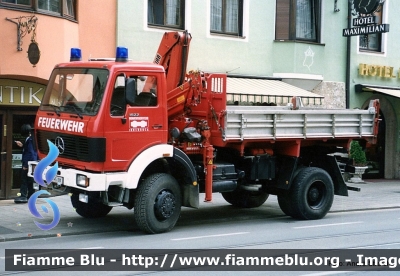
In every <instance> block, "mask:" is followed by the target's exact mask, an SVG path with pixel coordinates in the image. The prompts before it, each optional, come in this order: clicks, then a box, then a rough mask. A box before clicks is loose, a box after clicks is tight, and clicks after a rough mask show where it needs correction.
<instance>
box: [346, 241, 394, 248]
mask: <svg viewBox="0 0 400 276" xmlns="http://www.w3.org/2000/svg"><path fill="white" fill-rule="evenodd" d="M398 244H400V242H393V243H383V244H375V245H366V246H357V247H350V248H349V249H360V248H373V247H382V246H388V245H398Z"/></svg>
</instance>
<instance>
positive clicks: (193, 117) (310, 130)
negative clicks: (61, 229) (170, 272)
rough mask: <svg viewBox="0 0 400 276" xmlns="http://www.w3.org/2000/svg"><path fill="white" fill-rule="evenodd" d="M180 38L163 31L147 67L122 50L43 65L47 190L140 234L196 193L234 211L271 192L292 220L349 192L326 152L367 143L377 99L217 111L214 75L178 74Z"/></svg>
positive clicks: (182, 57) (167, 223) (322, 210)
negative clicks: (127, 212)
mask: <svg viewBox="0 0 400 276" xmlns="http://www.w3.org/2000/svg"><path fill="white" fill-rule="evenodd" d="M190 41H191V35H190V34H189V33H188V32H166V33H165V34H164V35H163V37H162V40H161V43H160V45H159V48H158V51H157V54H156V57H155V60H154V62H152V63H150V62H149V63H146V62H134V61H129V60H128V51H127V49H126V48H118V49H117V56H116V58H115V59H112V60H109V59H97V60H96V59H91V60H89V61H81V52H80V49H72V50H71V61H70V62H68V63H62V64H58V65H56V66H55V68H54V70H53V72H52V74H51V76H50V80H49V83H48V86H47V89H46V91H45V93H44V96H43V99H42V102H41V105H40V108H39V110H38V112H37V116H36V122H35V135H36V141H37V146H38V151H39V156H40V158H44V157H46V155H48V153H49V146H48V141H50V142H52V143H54V144H55V145H56V146H57V148H58V149H59V155H58V158H57V162H58V171H57V175H56V177H55V179H54V181H53V183H52V185H53V186H54V187H53V188H61V187H63V188H68V189H69V192H70V195H71V202H72V205H73V206H74V207H75V208H76V211H77V213H78V214H79V215H81V216H83V217H101V216H105V215H107V214H108V213H109V212H110V210H111V209H112V208H113V207H115V206H125V207H127V208H129V209H132V208H133V210H134V218H135V221H136V223H137V225H138V226H139V227H140V229H142V230H143V231H145V232H147V233H161V232H166V231H169V230H171V229H172V228H173V227H174V226H175V224H176V222H177V220H178V218H179V215H180V210H181V207H182V206H186V207H193V208H198V207H199V200H200V193H204V200H205V201H211V200H212V196H213V193H221V194H222V196H223V198H224V199H225V200H226V201H227V202H228V203H230V204H232V205H234V206H237V207H243V208H252V207H258V206H260V205H262V204H263V203H264V202H265V201H266V200H267V198H268V196H269V195H270V194H273V195H277V197H278V202H279V205H280V207H281V209H282V211H283V212H284V213H285V214H287V215H289V216H291V217H293V218H296V219H320V218H323V217H324V216H325V215H326V213H327V212H328V211H329V210H330V208H331V205H332V202H333V197H334V195H335V194H336V195H342V196H347V195H348V190H349V189H354V188H352V187H348V186H347V185H346V182H345V181H344V180H343V177H342V172H343V170H342V169H341V167H340V166H339V163H338V161H337V159H336V157H335V154H334V153H335V152H337V150H338V148H344V149H346V148H347V147H348V146H349V143H350V141H351V140H352V139H359V140H363V141H368V142H369V143H374V142H375V140H376V137H377V130H378V121H379V120H378V114H379V102H378V101H372V102H371V104H370V106H369V108H368V109H366V110H345V109H323V108H317V109H316V108H314V109H313V108H306V107H302V106H301V104H300V102H301V101H300V99H298V98H293V101H292V102H291V103H289V104H287V105H285V106H249V105H243V104H241V103H240V102H239V103H236V104H235V105H227V100H226V93H227V91H226V89H227V85H226V83H227V76H226V75H225V74H212V73H205V72H201V71H190V72H187V71H186V63H187V58H188V53H189V44H190ZM249 89H251V87H249ZM265 93H266V94H268V91H265ZM36 165H37V162H33V163H31V166H30V173H31V175H33V170H34V169H35V167H36ZM50 168H51V166H49V167H47V169H46V170H48V169H50ZM46 170H45V171H46ZM48 184H49V185H50V183H48ZM234 210H235V209H232V211H234Z"/></svg>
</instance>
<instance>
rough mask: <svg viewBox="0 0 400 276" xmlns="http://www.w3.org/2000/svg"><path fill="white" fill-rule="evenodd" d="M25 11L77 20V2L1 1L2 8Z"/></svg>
mask: <svg viewBox="0 0 400 276" xmlns="http://www.w3.org/2000/svg"><path fill="white" fill-rule="evenodd" d="M2 7H7V8H8V9H12V8H15V9H18V10H20V9H24V10H28V11H32V12H35V13H46V14H49V12H51V14H53V13H54V15H56V16H60V15H62V16H63V17H67V18H69V19H75V14H76V11H75V9H76V1H75V0H0V8H2Z"/></svg>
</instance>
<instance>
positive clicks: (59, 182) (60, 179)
mask: <svg viewBox="0 0 400 276" xmlns="http://www.w3.org/2000/svg"><path fill="white" fill-rule="evenodd" d="M54 182H55V183H57V185H63V184H64V178H63V177H62V176H56V177H55V178H54Z"/></svg>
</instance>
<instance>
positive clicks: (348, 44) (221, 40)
mask: <svg viewBox="0 0 400 276" xmlns="http://www.w3.org/2000/svg"><path fill="white" fill-rule="evenodd" d="M364 2H365V1H364ZM364 2H363V1H360V0H349V1H323V0H275V1H263V0H205V1H204V0H186V1H184V0H142V1H135V2H134V3H133V2H132V1H129V0H119V1H118V10H117V14H118V16H117V44H118V45H124V46H127V47H128V48H129V49H130V57H131V58H132V59H134V60H143V61H152V60H153V59H154V56H155V54H156V50H157V47H158V42H159V41H160V38H161V36H162V34H163V33H164V32H165V31H171V30H177V31H180V30H188V31H189V32H190V33H191V35H192V42H191V47H190V53H189V62H188V69H189V70H190V69H201V70H203V71H209V72H224V73H228V74H231V75H252V76H267V77H275V78H278V79H280V80H282V81H283V82H286V83H288V84H291V85H294V86H297V87H299V88H303V89H305V90H308V91H311V92H314V93H316V94H318V95H322V96H324V101H323V105H322V106H323V107H329V108H346V107H347V108H366V107H367V106H368V103H369V100H371V99H376V98H378V99H380V102H381V119H382V120H381V132H380V136H379V139H378V140H379V141H378V144H377V145H364V146H365V150H366V151H367V155H368V158H369V159H370V162H369V165H368V166H369V167H370V169H369V170H368V172H367V174H366V175H365V176H366V177H374V178H378V177H380V178H382V177H384V178H389V179H391V178H399V177H400V172H399V167H400V160H399V149H400V148H399V146H400V145H399V139H398V137H397V135H396V134H397V132H398V129H399V112H398V111H397V110H396V108H395V106H396V104H397V103H398V101H399V99H398V96H397V94H393V93H392V94H388V93H380V92H379V91H377V90H376V89H375V90H372V91H371V90H368V89H363V90H362V91H361V92H356V91H358V89H356V87H360V86H359V85H358V86H356V85H357V84H370V85H372V84H374V85H376V86H388V85H389V86H391V88H396V87H398V86H399V84H398V81H399V78H398V77H399V73H398V72H397V71H396V70H394V69H392V71H393V70H394V71H393V73H392V74H393V76H392V77H390V78H389V77H385V74H384V73H380V75H379V74H377V73H375V75H373V74H374V73H373V72H374V71H373V70H374V69H371V68H375V67H376V66H378V67H379V66H381V67H388V68H398V67H399V66H398V65H397V64H396V63H397V62H398V61H400V55H399V54H400V53H399V51H397V50H396V45H398V43H397V41H398V38H397V37H396V35H395V34H396V33H395V30H396V26H397V24H398V19H397V18H396V16H397V10H398V7H396V6H395V4H394V1H393V0H386V1H379V0H376V1H367V2H368V5H375V4H376V5H375V6H377V5H378V4H379V3H381V7H379V8H378V9H376V11H374V12H373V16H374V17H375V16H376V22H374V24H386V23H390V30H391V31H389V32H386V33H382V34H370V35H368V36H365V35H361V36H360V35H355V36H351V37H345V36H344V35H343V30H344V29H346V28H353V27H355V26H353V19H355V18H358V17H359V16H360V15H359V14H358V15H357V11H356V10H355V8H354V7H361V8H362V7H363V5H366V4H365V3H364ZM382 2H383V6H382ZM371 3H372V4H371ZM375 8H376V7H375ZM374 20H375V19H374ZM360 64H364V65H362V66H364V67H365V66H367V67H366V68H367V69H365V68H364V67H363V68H364V69H360V66H361V65H360ZM374 66H375V67H374ZM378 67H377V68H378ZM376 70H379V69H376ZM382 70H384V69H382ZM388 70H390V69H388ZM360 72H361V73H360ZM371 72H372V73H371ZM371 74H372V75H371ZM362 87H364V86H362ZM367 87H368V86H367ZM382 88H383V87H381V91H382ZM251 89H253V88H252V87H251V86H250V87H248V89H247V90H251ZM228 92H229V85H228ZM243 93H246V91H243Z"/></svg>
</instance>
